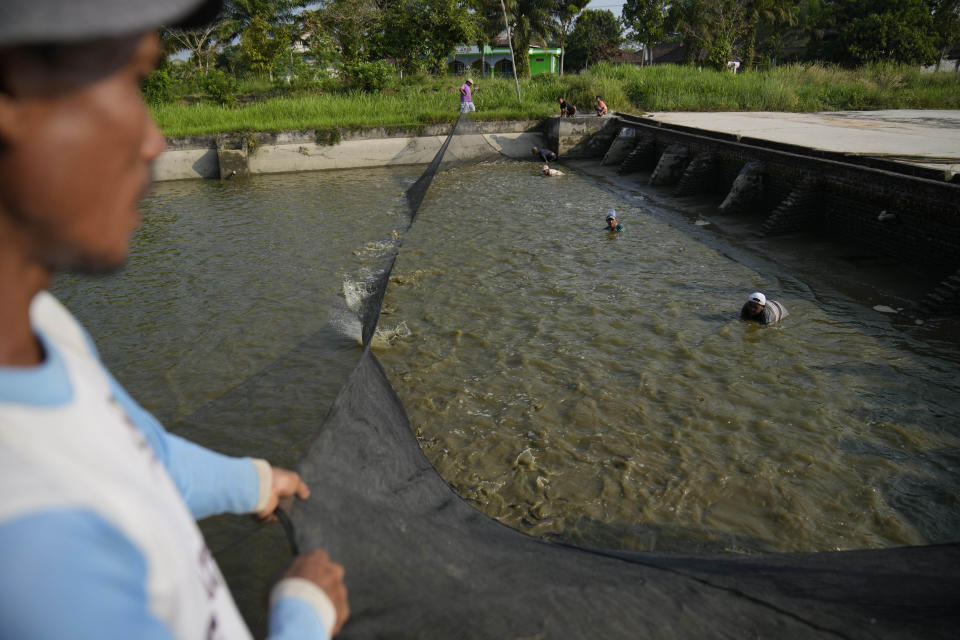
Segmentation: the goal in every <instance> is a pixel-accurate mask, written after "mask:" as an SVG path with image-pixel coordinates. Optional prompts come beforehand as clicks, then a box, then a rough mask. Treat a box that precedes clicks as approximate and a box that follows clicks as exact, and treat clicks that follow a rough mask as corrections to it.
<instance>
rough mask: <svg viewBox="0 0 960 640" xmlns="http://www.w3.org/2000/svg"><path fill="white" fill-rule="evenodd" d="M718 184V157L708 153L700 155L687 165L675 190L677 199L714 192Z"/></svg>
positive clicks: (674, 193)
mask: <svg viewBox="0 0 960 640" xmlns="http://www.w3.org/2000/svg"><path fill="white" fill-rule="evenodd" d="M716 183H717V157H716V156H715V155H714V154H712V153H710V152H708V151H704V152H703V153H698V154H697V155H696V156H694V158H693V160H692V161H691V162H690V164H689V165H687V168H686V169H685V170H684V172H683V175H682V176H680V183H679V184H678V185H677V188H676V189H674V191H673V195H674V196H677V197H682V196H692V195H695V194H697V193H704V192H706V191H713V189H714V187H715V186H716Z"/></svg>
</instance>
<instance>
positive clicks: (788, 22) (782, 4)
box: [742, 0, 797, 69]
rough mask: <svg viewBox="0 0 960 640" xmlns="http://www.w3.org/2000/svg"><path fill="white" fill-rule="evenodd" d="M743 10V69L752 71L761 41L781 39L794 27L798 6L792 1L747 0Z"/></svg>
mask: <svg viewBox="0 0 960 640" xmlns="http://www.w3.org/2000/svg"><path fill="white" fill-rule="evenodd" d="M743 10H744V31H745V33H744V34H743V46H742V51H743V68H744V69H752V68H753V66H754V58H755V57H756V51H757V47H758V46H760V45H761V41H764V40H773V41H775V40H777V39H779V38H781V35H782V31H783V30H784V29H785V28H789V27H790V26H793V24H794V22H795V19H794V18H795V14H796V10H797V6H796V4H795V3H794V2H793V1H792V0H746V2H743ZM763 34H766V38H764V37H763ZM763 44H766V42H764V43H763Z"/></svg>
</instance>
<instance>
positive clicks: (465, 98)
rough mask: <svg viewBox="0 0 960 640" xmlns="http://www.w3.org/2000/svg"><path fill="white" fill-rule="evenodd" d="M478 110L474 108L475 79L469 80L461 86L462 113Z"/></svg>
mask: <svg viewBox="0 0 960 640" xmlns="http://www.w3.org/2000/svg"><path fill="white" fill-rule="evenodd" d="M476 110H477V108H476V107H475V106H473V78H467V80H466V82H464V83H463V84H462V85H460V113H467V112H469V111H476Z"/></svg>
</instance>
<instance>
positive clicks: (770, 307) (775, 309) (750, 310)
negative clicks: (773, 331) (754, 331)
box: [740, 291, 787, 324]
mask: <svg viewBox="0 0 960 640" xmlns="http://www.w3.org/2000/svg"><path fill="white" fill-rule="evenodd" d="M740 317H741V318H742V319H744V320H750V321H752V322H759V323H760V324H773V323H775V322H780V321H781V320H783V319H784V318H786V317H787V308H786V307H784V306H783V305H782V304H780V303H779V302H777V301H776V300H767V296H765V295H763V294H762V293H760V292H759V291H755V292H754V293H751V294H750V297H749V298H747V301H746V302H745V303H743V307H742V308H741V309H740Z"/></svg>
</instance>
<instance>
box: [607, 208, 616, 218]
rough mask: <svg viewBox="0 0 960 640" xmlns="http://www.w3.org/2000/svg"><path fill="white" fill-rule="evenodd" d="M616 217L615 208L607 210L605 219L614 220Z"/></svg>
mask: <svg viewBox="0 0 960 640" xmlns="http://www.w3.org/2000/svg"><path fill="white" fill-rule="evenodd" d="M616 219H617V212H616V210H615V209H609V210H607V220H616Z"/></svg>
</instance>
